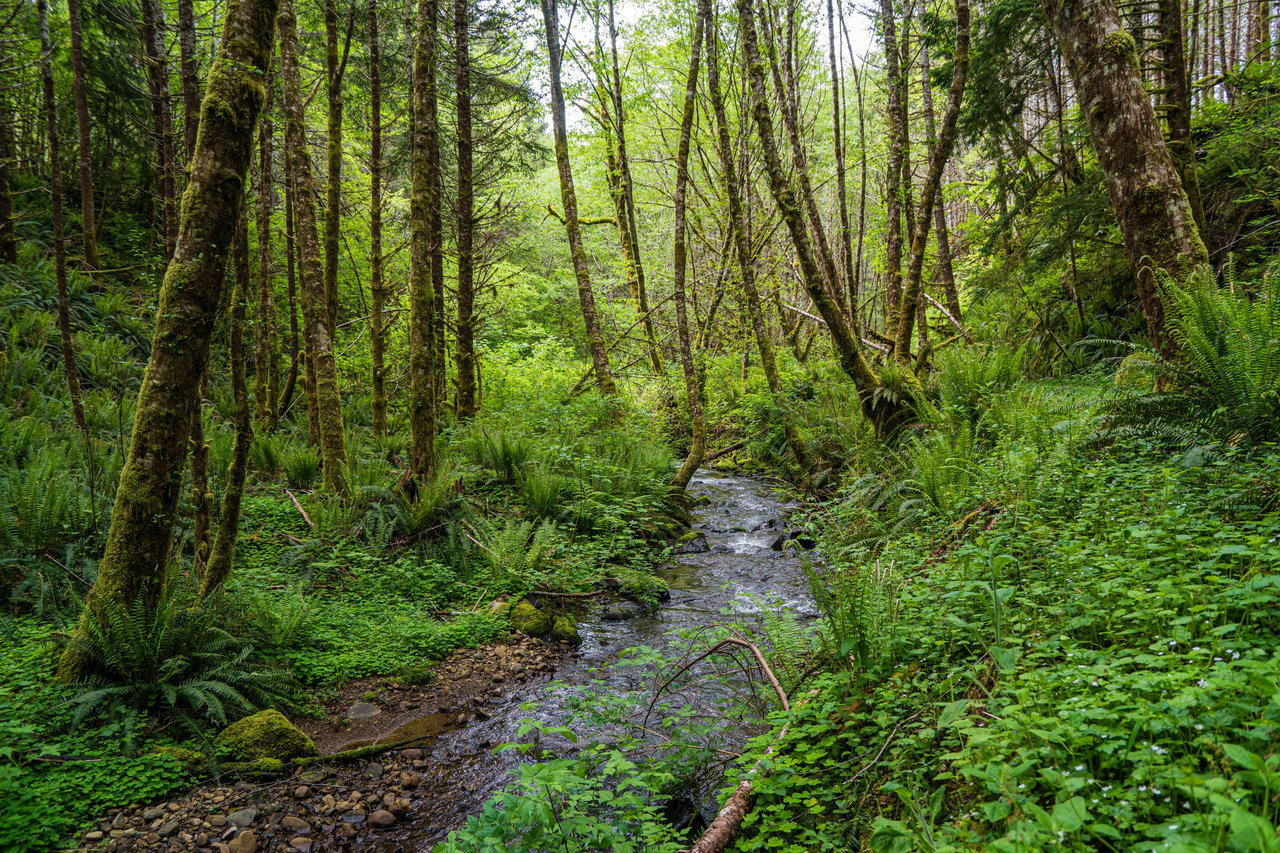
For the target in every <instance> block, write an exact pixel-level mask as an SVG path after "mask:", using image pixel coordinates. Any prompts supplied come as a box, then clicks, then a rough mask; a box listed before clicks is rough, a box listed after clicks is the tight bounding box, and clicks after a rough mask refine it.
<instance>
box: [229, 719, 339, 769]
mask: <svg viewBox="0 0 1280 853" xmlns="http://www.w3.org/2000/svg"><path fill="white" fill-rule="evenodd" d="M213 742H214V744H215V745H217V746H220V747H224V748H226V749H227V750H228V751H230V752H231V753H232V754H233V755H235V756H236V757H237V758H243V759H246V760H249V761H257V760H258V759H260V758H273V759H276V760H277V761H287V760H288V759H290V758H303V757H307V756H312V755H316V754H317V752H316V745H315V742H314V741H312V740H311V738H309V737H307V736H306V734H305V733H304V732H303V731H302V730H301V729H299V728H298V727H297V726H295V725H294V724H293V723H291V722H289V721H288V720H287V719H286V718H285V716H284V714H281V713H280V712H279V711H259V712H258V713H256V714H254V715H253V716H250V717H245V718H244V719H243V720H239V721H237V722H234V723H232V724H231V725H229V726H227V727H226V728H225V729H223V730H222V732H221V733H220V734H219V735H218V736H217V737H216V738H215V739H214V741H213Z"/></svg>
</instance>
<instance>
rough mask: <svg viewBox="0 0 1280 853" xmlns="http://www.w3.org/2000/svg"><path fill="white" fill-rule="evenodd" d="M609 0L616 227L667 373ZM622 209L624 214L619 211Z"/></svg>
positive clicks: (654, 349)
mask: <svg viewBox="0 0 1280 853" xmlns="http://www.w3.org/2000/svg"><path fill="white" fill-rule="evenodd" d="M608 4H609V54H610V57H611V58H612V61H613V86H612V87H611V89H612V91H613V118H614V125H615V127H616V129H617V131H618V188H619V189H620V190H621V192H622V200H623V207H624V208H625V211H619V220H618V227H619V228H620V229H621V230H622V231H623V232H624V235H625V240H626V242H627V246H628V251H627V254H628V255H629V256H630V259H631V267H632V268H631V270H630V271H629V274H630V276H631V280H632V282H633V284H634V287H635V300H636V310H637V311H639V312H640V316H641V317H642V318H643V320H644V334H645V340H647V341H648V343H649V363H650V365H652V366H653V372H654V374H655V375H657V376H663V375H665V374H666V368H665V367H664V366H663V363H662V351H661V349H659V347H658V336H657V334H656V333H655V332H654V329H653V314H652V312H651V311H650V310H649V294H648V291H647V289H646V288H645V281H644V262H643V259H642V258H641V256H640V230H639V228H638V227H637V225H636V193H635V182H634V181H633V180H632V177H631V158H630V156H629V155H628V154H627V131H626V122H625V111H624V110H623V107H622V71H621V68H620V67H619V65H618V28H617V24H616V23H615V21H614V14H613V6H614V3H613V0H608ZM624 212H625V217H624V216H622V214H623V213H624Z"/></svg>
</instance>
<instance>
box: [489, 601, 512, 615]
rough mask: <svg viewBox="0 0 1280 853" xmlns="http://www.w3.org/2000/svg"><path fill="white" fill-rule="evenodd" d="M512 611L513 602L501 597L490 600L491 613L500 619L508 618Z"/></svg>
mask: <svg viewBox="0 0 1280 853" xmlns="http://www.w3.org/2000/svg"><path fill="white" fill-rule="evenodd" d="M510 613H511V602H510V601H503V600H502V599H501V598H498V599H495V600H493V601H491V602H489V615H490V616H493V617H496V618H498V619H506V618H507V616H508V615H509V614H510Z"/></svg>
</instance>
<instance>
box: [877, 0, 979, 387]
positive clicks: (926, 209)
mask: <svg viewBox="0 0 1280 853" xmlns="http://www.w3.org/2000/svg"><path fill="white" fill-rule="evenodd" d="M968 74H969V0H956V49H955V57H954V59H953V63H952V71H951V91H950V92H949V93H948V94H947V109H946V112H945V113H943V116H942V126H941V127H940V128H938V139H937V141H936V142H935V143H934V146H933V150H932V151H931V152H930V154H929V173H928V175H926V177H925V182H924V188H923V189H922V190H921V193H920V212H919V215H918V216H917V217H916V228H915V234H913V235H912V238H911V256H910V260H909V262H908V267H907V281H906V284H905V286H904V287H903V289H902V302H901V303H900V304H899V306H898V328H897V330H896V333H895V338H894V345H893V353H894V357H896V358H897V359H898V360H899V361H900V362H906V361H907V360H909V359H910V358H911V332H912V329H913V328H914V327H915V325H916V322H915V321H916V313H917V310H918V307H917V306H918V303H921V302H922V299H921V294H922V287H923V278H924V256H925V248H926V246H927V244H928V242H929V220H930V219H931V218H932V216H933V208H934V204H935V203H936V202H937V199H938V189H939V187H940V186H941V185H942V170H943V169H944V168H945V167H946V165H947V160H948V158H950V156H951V148H952V146H953V144H954V143H955V138H956V122H957V121H958V120H959V118H960V106H961V102H962V101H963V99H964V82H965V79H966V77H967V76H968ZM925 85H926V87H927V86H928V85H929V84H928V81H927V80H926V81H925ZM921 331H922V333H923V328H922V330H921ZM890 332H891V333H893V332H894V330H892V329H891V330H890ZM921 345H923V341H922V342H921Z"/></svg>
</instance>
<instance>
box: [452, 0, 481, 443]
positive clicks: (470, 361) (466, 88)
mask: <svg viewBox="0 0 1280 853" xmlns="http://www.w3.org/2000/svg"><path fill="white" fill-rule="evenodd" d="M467 12H468V0H453V46H454V97H455V98H456V101H457V117H458V121H457V131H458V132H457V137H458V220H457V226H456V228H457V230H456V234H457V241H458V247H457V248H458V323H457V340H456V346H455V349H454V352H455V360H456V362H457V365H458V390H457V403H456V405H455V410H456V412H457V415H458V420H460V421H461V420H465V419H467V418H469V417H471V416H472V415H474V414H475V413H476V348H475V324H476V316H475V300H476V293H475V207H476V194H475V184H474V174H473V172H474V165H475V164H474V160H475V156H474V151H473V145H472V138H471V43H470V27H471V19H470V15H468V13H467Z"/></svg>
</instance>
